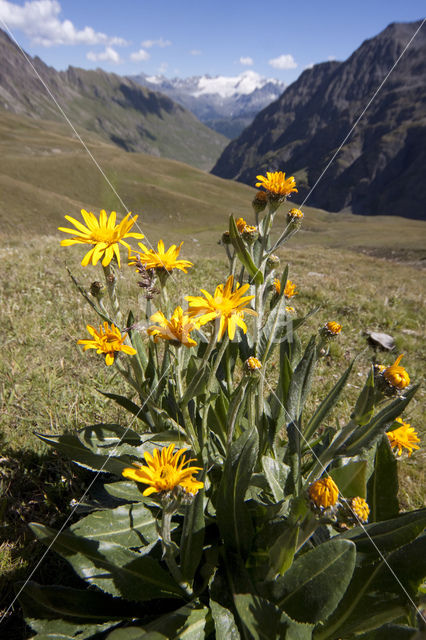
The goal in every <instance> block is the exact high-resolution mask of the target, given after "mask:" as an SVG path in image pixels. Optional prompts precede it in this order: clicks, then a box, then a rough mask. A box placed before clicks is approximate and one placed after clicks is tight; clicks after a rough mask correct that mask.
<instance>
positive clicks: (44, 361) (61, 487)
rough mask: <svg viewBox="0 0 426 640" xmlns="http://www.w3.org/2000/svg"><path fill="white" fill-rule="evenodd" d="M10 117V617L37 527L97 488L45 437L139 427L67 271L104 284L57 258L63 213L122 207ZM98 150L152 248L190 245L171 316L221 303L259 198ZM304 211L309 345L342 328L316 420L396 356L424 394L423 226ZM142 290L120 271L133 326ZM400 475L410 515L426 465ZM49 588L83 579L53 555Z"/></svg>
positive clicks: (5, 569) (6, 531)
mask: <svg viewBox="0 0 426 640" xmlns="http://www.w3.org/2000/svg"><path fill="white" fill-rule="evenodd" d="M8 118H9V120H7V119H6V120H7V121H5V120H3V118H2V122H1V123H0V134H1V135H0V139H1V140H2V142H1V143H0V149H1V153H0V184H1V185H2V204H1V205H0V224H1V226H0V229H1V238H0V239H1V243H0V259H1V263H2V272H1V275H0V308H1V323H2V324H1V326H2V331H3V345H2V346H3V348H2V358H1V359H0V435H1V441H2V455H1V458H0V483H1V488H2V495H1V498H0V514H1V520H2V522H1V527H2V529H1V530H2V534H3V535H2V542H0V570H1V573H2V580H1V583H0V598H1V600H2V604H0V611H1V609H2V607H3V610H5V609H6V607H7V606H8V605H9V604H10V602H11V600H12V598H13V583H14V582H15V581H16V580H20V579H21V580H22V579H25V578H26V576H27V575H28V574H29V572H30V570H31V568H32V567H34V566H35V562H36V560H37V558H39V557H40V556H41V554H42V549H41V547H40V545H38V544H37V543H36V542H34V541H33V539H32V536H31V535H30V533H29V530H28V523H29V522H31V521H33V520H34V521H41V522H44V523H47V524H51V525H52V526H56V527H58V526H60V524H61V522H63V521H64V519H65V518H66V517H67V515H68V514H69V513H70V504H69V503H70V500H71V499H72V498H77V499H78V498H79V497H80V496H81V495H82V494H83V492H84V488H85V487H86V486H87V484H88V475H87V474H86V473H85V472H83V471H82V470H79V469H78V468H76V467H74V466H72V465H70V464H69V463H68V462H67V461H65V460H62V459H60V457H59V456H56V455H55V454H54V453H52V451H51V450H49V449H47V447H45V445H44V444H43V443H42V442H41V441H40V440H38V439H37V437H36V436H35V435H34V431H38V432H41V433H62V432H64V431H75V430H76V429H77V428H79V427H81V426H84V425H87V424H91V423H92V424H93V423H95V422H97V421H110V422H119V423H120V424H124V425H127V424H128V421H129V418H128V415H127V414H126V413H125V412H123V411H122V410H120V409H119V408H118V407H117V406H116V405H114V404H112V403H111V402H110V401H107V400H106V399H105V398H104V397H103V396H102V395H101V394H100V393H99V392H98V391H97V389H98V388H101V389H108V390H114V391H116V392H122V391H124V388H123V383H122V380H121V378H120V377H119V376H118V375H117V374H116V372H115V370H114V368H113V367H111V368H109V367H105V366H104V364H103V362H102V360H101V359H99V357H98V356H97V355H96V354H95V353H94V352H88V353H85V354H83V353H82V351H81V349H80V347H78V346H77V345H76V341H77V340H78V339H79V338H82V337H87V336H86V335H85V333H86V331H85V328H84V327H85V325H86V324H87V323H90V324H96V323H97V322H98V319H97V317H96V316H95V314H94V312H93V311H92V310H91V309H90V308H89V307H88V305H87V304H86V303H85V301H84V300H83V299H82V298H81V296H79V294H78V293H77V291H76V290H75V289H74V288H73V286H72V283H71V281H70V279H69V276H68V274H67V271H66V269H65V265H68V266H69V268H70V269H71V270H72V272H73V273H74V274H75V275H76V277H77V278H78V279H79V280H80V281H81V282H82V284H83V285H84V286H85V287H86V288H88V287H89V285H90V283H91V282H92V281H93V280H95V279H99V272H98V271H97V269H94V268H92V267H89V268H86V269H83V268H81V266H80V264H79V263H80V260H81V258H82V252H81V251H79V248H78V247H69V248H61V247H60V246H59V239H60V238H59V236H60V234H59V232H58V233H57V234H56V235H54V233H55V229H56V227H57V226H59V225H61V224H63V223H64V220H63V215H64V214H65V213H68V214H70V215H72V216H75V217H78V211H79V208H80V207H83V206H84V207H85V208H92V210H94V211H98V210H99V207H100V206H104V207H105V208H107V209H111V208H114V207H117V208H118V210H119V211H121V212H123V207H122V206H121V205H120V203H119V202H117V200H116V198H115V196H114V194H113V193H112V192H111V191H110V189H109V187H108V186H107V185H106V183H105V182H104V181H103V179H102V178H101V176H100V174H99V172H98V170H97V169H96V167H94V165H93V164H92V163H91V161H90V160H89V159H88V158H87V157H86V155H85V152H83V151H82V150H81V148H80V146H79V143H78V142H77V141H76V140H75V139H73V138H72V137H71V136H70V135H69V134H68V132H67V131H66V130H65V129H64V127H62V125H59V124H56V123H50V124H48V125H47V124H46V123H43V124H41V123H37V122H32V121H30V120H28V121H26V120H25V121H24V120H23V119H19V118H17V117H16V116H10V117H9V116H8ZM2 127H4V128H2ZM3 134H4V135H3ZM88 141H89V144H90V148H91V150H92V151H93V153H94V154H95V156H96V157H97V158H98V159H99V160H100V161H101V164H102V167H103V168H104V170H105V171H106V173H107V175H108V177H109V179H110V180H111V181H112V183H113V185H114V187H115V188H116V189H117V191H118V193H119V194H120V195H121V197H122V198H123V200H124V201H125V202H126V204H127V205H128V206H129V208H131V209H133V210H134V211H135V213H140V214H141V215H140V220H139V221H138V222H140V223H141V227H142V228H143V231H144V232H145V234H146V236H147V239H148V240H147V243H148V242H151V243H152V244H156V242H157V240H158V239H159V238H160V237H163V238H164V239H165V241H166V243H167V242H177V241H180V240H185V245H184V247H183V250H182V257H184V258H187V259H191V260H193V261H194V263H195V265H194V268H193V269H192V270H191V275H190V276H185V275H184V274H181V273H179V274H178V275H177V276H176V279H175V280H174V281H173V287H171V291H170V296H171V297H172V298H173V302H176V304H179V303H181V302H182V296H183V295H184V294H191V295H194V294H197V292H198V289H199V288H200V287H203V288H207V289H210V290H211V289H213V288H214V286H215V285H216V284H218V283H219V282H223V281H224V277H225V275H226V268H227V265H226V262H225V259H224V255H223V252H222V248H221V247H218V245H217V241H218V239H219V237H220V236H221V233H222V231H223V230H224V229H226V228H227V220H228V216H229V214H230V213H233V214H234V215H235V216H237V217H239V216H243V217H245V218H246V219H247V220H248V221H249V222H251V221H252V217H251V212H250V205H249V203H250V200H251V197H252V193H253V190H251V189H250V188H249V187H247V186H245V185H241V184H234V183H231V182H228V181H225V180H221V179H219V178H215V177H213V176H209V175H208V174H205V173H203V172H201V171H197V170H195V169H192V168H191V167H188V166H187V165H184V164H181V163H178V162H173V161H170V160H164V159H159V158H153V157H148V156H144V155H143V154H126V153H124V152H121V151H119V150H117V148H115V147H113V146H112V145H108V144H106V143H105V142H103V141H102V140H100V139H98V138H96V136H94V135H90V136H89V137H88ZM53 149H60V151H59V152H54V151H53ZM119 205H120V206H119ZM304 211H305V216H306V218H305V221H304V225H303V229H302V231H301V232H300V233H299V234H297V235H296V236H295V237H294V238H293V239H292V240H291V241H290V243H289V244H288V245H285V246H286V249H285V251H282V252H281V254H280V257H281V261H282V268H283V267H284V265H285V264H286V263H287V262H288V263H289V264H290V278H291V280H292V281H293V282H295V283H296V285H297V290H298V292H299V293H298V295H297V296H296V297H295V298H293V301H294V302H293V305H294V306H295V307H296V309H297V312H298V314H304V313H306V312H308V311H309V310H310V309H311V308H312V307H315V306H320V310H319V311H318V313H317V314H316V315H315V316H313V317H312V318H311V319H310V320H309V321H308V324H307V327H306V329H305V330H304V331H303V332H302V335H303V336H304V340H305V341H306V339H307V338H308V336H309V334H310V332H316V331H317V330H318V327H320V326H321V325H322V324H324V323H325V322H326V321H327V320H337V321H338V322H340V323H341V324H343V332H342V335H341V336H340V337H339V339H338V340H337V341H335V342H334V343H333V344H332V346H331V349H330V354H329V356H327V357H325V358H323V359H322V360H321V361H320V363H319V366H318V369H317V374H316V380H315V385H314V389H313V393H312V398H311V401H310V403H311V404H310V408H313V406H314V405H315V404H316V403H317V402H318V401H319V400H320V399H321V398H322V397H323V396H324V394H325V393H326V392H327V391H328V389H329V388H330V387H331V385H332V384H334V382H335V381H336V380H337V378H338V377H339V376H340V375H341V372H342V370H343V369H344V368H346V367H347V365H348V364H349V362H350V361H351V360H352V358H353V357H354V356H356V355H359V358H358V360H357V363H356V366H355V370H354V372H353V374H352V377H351V379H350V381H349V384H348V387H347V390H346V393H345V396H344V399H343V400H342V401H341V402H340V404H339V405H338V408H337V409H336V411H335V412H334V414H333V416H332V419H333V420H338V421H343V420H344V419H345V418H347V416H348V414H349V412H350V409H351V406H352V405H353V399H354V398H355V396H356V395H357V393H358V392H359V389H360V388H361V386H362V384H363V381H364V379H365V376H366V373H367V370H368V367H369V364H370V363H371V360H372V359H374V358H375V359H376V361H377V362H381V363H384V364H390V363H392V362H393V361H394V359H395V354H397V353H404V354H405V356H404V361H403V364H404V366H405V367H406V369H407V370H408V371H409V373H410V376H411V378H412V380H413V381H414V380H415V381H418V380H420V379H421V377H422V376H423V372H424V370H425V346H424V329H423V327H424V299H425V295H424V294H425V286H424V281H422V280H421V278H420V277H419V275H420V273H421V272H420V268H421V267H422V266H423V265H424V262H423V261H424V257H425V252H424V249H423V246H422V232H423V230H424V223H422V222H419V221H413V220H403V219H401V218H397V217H384V216H380V217H365V218H364V217H360V216H352V215H350V214H329V213H327V212H324V211H319V210H315V209H311V208H309V207H306V209H304ZM284 215H285V211H284V213H282V214H278V216H277V226H282V225H283V224H284ZM46 234H47V235H46ZM401 238H403V247H402V246H401V245H402V242H401ZM136 279H137V278H136V276H135V275H134V274H133V272H132V271H130V270H128V269H127V267H124V268H123V270H122V277H121V279H120V287H121V289H122V293H123V295H124V299H126V300H127V301H128V306H129V308H130V307H133V309H134V310H135V311H136V315H137V309H138V308H139V306H140V300H139V296H140V290H139V289H138V287H137V286H136ZM367 330H370V331H371V330H374V331H384V332H386V333H389V334H391V335H392V336H393V337H394V338H395V341H396V345H397V348H396V352H395V354H394V353H392V354H390V353H386V352H380V351H376V350H375V349H374V348H373V347H371V346H370V345H369V344H368V342H367V336H366V331H367ZM272 364H273V363H272ZM272 374H274V371H272ZM422 407H424V391H423V390H420V391H419V393H418V394H417V396H416V398H415V400H414V401H413V402H412V403H411V404H410V405H409V407H408V411H407V413H406V415H405V416H404V418H405V419H406V420H407V421H409V422H411V424H412V425H413V426H415V428H416V430H417V431H418V432H419V435H420V438H421V439H422V442H423V443H424V442H425V441H426V429H425V427H424V425H422V423H421V415H422ZM399 470H400V482H401V507H402V508H403V509H413V508H417V507H420V506H422V505H423V504H424V453H423V451H422V450H421V451H418V452H416V453H415V454H414V455H413V456H412V457H411V458H404V459H403V460H401V461H400V463H399ZM58 572H59V573H58ZM49 575H51V576H53V577H56V581H57V582H58V581H59V582H67V583H69V581H71V582H72V580H73V578H72V577H71V575H70V573H69V572H68V569H67V567H66V565H65V564H62V563H61V562H60V561H59V560H58V559H57V558H56V557H54V556H53V555H52V556H51V557H50V555H49V556H48V558H47V559H46V560H44V561H43V563H42V565H41V568H40V569H39V570H38V572H37V574H36V575H35V579H39V580H44V581H45V582H49V581H55V580H49V579H48V578H47V576H49ZM7 624H8V623H6V625H7ZM9 625H10V626H8V627H7V629H8V630H9V636H8V637H10V638H11V639H12V638H16V639H18V638H22V637H23V636H24V635H25V633H26V631H25V629H24V626H23V623H22V620H21V619H20V618H19V614H18V615H17V616H14V615H12V616H10V618H9Z"/></svg>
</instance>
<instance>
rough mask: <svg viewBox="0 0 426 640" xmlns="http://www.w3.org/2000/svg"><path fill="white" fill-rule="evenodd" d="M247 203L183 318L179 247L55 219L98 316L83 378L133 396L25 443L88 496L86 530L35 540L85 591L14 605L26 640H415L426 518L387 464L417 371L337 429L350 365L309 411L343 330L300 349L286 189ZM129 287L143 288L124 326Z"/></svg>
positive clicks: (54, 589) (80, 526)
mask: <svg viewBox="0 0 426 640" xmlns="http://www.w3.org/2000/svg"><path fill="white" fill-rule="evenodd" d="M256 186H257V187H259V191H258V192H257V194H256V196H255V198H254V200H253V203H252V204H253V210H254V216H253V219H252V220H251V222H246V221H245V220H244V219H243V218H239V219H238V220H235V219H234V218H233V217H232V216H231V217H230V221H229V229H228V230H227V231H225V232H224V233H223V236H222V238H221V244H222V246H223V248H224V250H225V251H226V255H227V257H228V259H229V272H228V273H227V274H224V276H223V278H222V281H221V282H219V283H217V285H216V286H215V287H211V286H210V283H206V284H205V285H204V288H202V289H201V290H197V289H195V287H194V288H193V290H191V288H190V286H189V285H187V288H186V291H187V295H185V296H184V297H183V298H182V299H180V300H176V294H175V292H176V289H177V288H176V287H175V286H174V283H175V282H176V280H175V279H176V278H177V277H179V278H180V282H182V281H183V280H184V279H187V280H188V281H190V278H191V268H192V266H193V265H192V263H191V262H190V261H189V260H186V259H183V258H181V257H180V252H181V245H180V244H176V245H172V246H170V247H169V248H166V246H165V244H164V242H163V241H162V240H159V242H158V244H157V247H156V248H155V247H153V246H151V245H150V244H149V243H148V240H147V238H145V242H146V244H143V243H142V242H138V241H139V240H142V239H143V234H142V233H138V232H135V231H134V230H133V231H132V229H134V225H135V222H136V216H134V217H132V215H131V214H128V215H126V217H124V219H123V220H122V221H121V222H120V223H119V224H117V223H116V213H115V212H111V213H110V214H109V215H107V213H106V212H105V211H101V212H100V216H99V218H97V217H96V215H94V214H93V213H91V212H87V211H84V210H83V211H82V212H81V213H82V217H83V222H81V221H79V220H78V219H75V218H72V217H70V216H66V218H67V220H68V221H69V222H70V223H71V225H72V228H68V227H65V228H63V227H61V231H63V232H65V233H67V234H69V236H70V237H68V238H67V239H65V240H63V241H62V244H63V245H65V246H69V245H74V244H75V245H77V247H73V248H72V249H67V250H66V251H69V250H72V251H76V250H77V249H81V247H78V245H81V244H82V245H86V246H85V247H83V249H84V251H83V253H82V265H83V267H85V266H87V265H88V264H89V263H90V264H92V265H96V264H99V269H100V272H101V273H102V272H103V276H100V279H99V280H97V281H95V282H93V283H92V285H91V286H90V289H89V288H88V289H86V288H85V287H83V286H82V285H79V284H78V282H77V279H76V278H75V277H74V276H72V279H73V281H74V283H75V284H76V285H77V288H78V289H79V291H80V293H81V294H82V295H83V296H84V297H85V299H86V300H87V302H88V303H89V304H90V306H91V309H92V317H91V318H88V321H89V322H90V324H88V325H87V327H86V330H87V333H86V330H85V328H84V327H82V329H81V339H80V340H79V341H78V342H79V344H81V345H82V346H83V349H82V352H81V359H82V362H83V361H84V359H85V358H97V359H98V362H99V367H105V366H107V367H112V369H111V370H113V369H116V371H117V374H118V373H119V374H121V375H122V376H123V377H124V380H125V384H126V385H127V386H128V393H127V395H121V393H117V389H116V390H114V389H111V390H110V391H103V393H104V395H105V396H107V397H108V398H109V399H110V401H111V402H116V403H118V405H120V407H122V408H124V409H125V410H126V411H127V412H128V421H127V422H126V424H123V425H119V424H94V425H91V426H86V427H84V428H82V429H81V430H79V431H78V432H77V433H75V434H69V433H68V434H62V435H54V436H53V435H43V434H38V436H39V437H40V438H41V439H42V440H43V441H44V442H46V443H49V444H50V445H51V446H52V447H54V448H55V449H56V451H57V452H58V453H59V454H60V455H64V456H69V457H70V458H71V459H72V460H73V461H74V462H75V463H76V464H77V465H81V466H82V467H84V468H86V469H89V470H91V471H92V472H93V481H92V482H91V483H90V485H89V486H88V488H87V492H86V494H85V495H90V490H91V487H92V485H93V484H94V482H95V481H96V486H97V500H96V503H94V502H92V505H95V506H93V508H92V511H90V512H88V511H87V510H86V511H85V512H84V515H83V517H80V519H78V518H77V513H78V512H77V513H74V512H73V514H72V515H73V517H72V519H71V521H72V524H71V525H70V526H68V527H67V528H65V527H63V528H62V529H61V530H60V531H55V530H53V529H52V528H49V527H47V526H45V525H44V524H37V523H34V524H32V525H31V526H32V530H33V532H34V534H35V535H36V536H37V538H38V539H39V540H40V541H41V542H42V543H43V544H44V545H46V546H47V547H48V548H51V549H53V550H54V551H55V552H56V553H57V554H59V555H60V556H61V557H62V558H63V559H64V560H65V561H66V562H67V563H69V564H70V565H71V567H72V568H73V570H74V571H75V572H76V574H77V575H78V576H79V578H81V579H82V580H80V581H76V584H77V587H75V586H74V587H66V586H46V585H40V584H36V583H35V582H29V583H28V584H26V585H25V588H24V589H22V592H21V594H20V602H21V604H22V607H23V610H24V613H25V616H26V620H27V622H28V624H29V625H30V626H31V627H32V629H33V630H34V632H35V633H36V634H37V635H36V636H35V638H38V639H39V640H42V639H43V640H44V639H45V638H79V640H83V639H88V638H96V639H97V640H100V639H104V638H105V639H108V640H136V639H138V640H139V639H142V638H144V639H146V640H148V639H149V640H151V639H152V640H153V639H155V640H160V639H169V638H185V639H187V640H195V639H201V638H217V639H218V640H230V639H231V640H236V639H239V638H241V639H255V640H257V639H260V638H267V639H268V640H273V639H285V640H311V639H315V640H338V639H342V638H345V639H346V638H353V637H354V638H355V637H356V638H362V639H363V640H392V639H398V640H400V639H405V638H406V639H408V638H414V637H417V636H416V633H418V632H420V631H419V630H421V629H422V624H423V623H422V613H421V598H422V593H424V587H423V588H422V586H421V584H422V580H423V579H424V575H425V574H426V536H425V534H424V527H425V524H426V509H420V510H417V511H411V512H405V513H400V512H399V504H398V498H397V490H398V481H397V465H398V460H399V459H400V456H401V455H402V456H408V455H412V454H413V455H415V453H416V450H417V449H418V448H419V438H418V437H417V433H416V431H415V428H414V427H411V425H410V424H408V423H407V422H405V421H404V418H403V417H400V416H402V414H403V412H404V410H405V408H406V407H407V405H408V403H409V402H410V400H411V399H412V398H413V396H414V394H415V392H416V389H417V386H416V383H415V381H413V380H411V379H410V375H409V373H408V372H407V370H406V369H405V368H404V367H405V366H407V368H408V370H409V364H410V355H409V354H405V356H404V366H402V364H400V362H401V358H402V355H399V356H398V357H397V358H396V361H395V362H394V364H390V365H388V366H385V365H379V364H372V366H371V368H370V370H369V371H365V372H364V373H363V374H362V375H364V377H365V379H366V381H365V384H364V385H363V387H362V389H361V392H360V393H359V396H358V399H357V400H356V402H355V404H354V407H353V409H352V412H351V413H350V415H349V413H348V415H346V416H343V418H342V415H341V414H339V421H337V420H336V405H337V403H339V401H340V399H341V396H342V394H343V392H344V390H345V385H346V383H347V382H348V379H349V376H350V374H351V370H352V369H353V367H354V362H352V363H351V364H350V365H349V367H348V368H347V370H346V371H344V372H343V373H342V372H339V375H338V376H335V377H336V378H338V379H337V382H336V383H335V384H334V386H333V387H332V388H331V390H328V389H329V387H327V390H328V391H327V393H326V394H325V393H322V394H321V389H320V390H319V391H318V388H317V391H316V397H319V398H320V400H319V402H314V401H313V400H312V399H310V398H309V395H310V390H311V386H312V385H313V384H315V374H316V366H317V363H318V361H319V360H320V359H321V358H324V357H325V356H327V354H328V352H329V349H330V345H331V342H332V341H336V340H339V336H340V334H341V332H342V331H343V332H344V331H345V326H342V325H341V324H340V323H339V318H328V321H327V322H326V323H325V324H324V325H323V326H321V327H319V328H318V330H317V331H316V332H315V335H312V336H310V337H306V336H305V337H304V336H302V337H300V330H301V329H302V327H303V326H304V324H305V321H306V319H307V318H308V317H309V318H310V321H309V323H308V324H309V325H310V326H312V321H313V320H314V316H313V315H312V314H313V313H315V310H312V311H311V312H310V313H309V314H308V315H307V316H305V317H301V316H300V315H299V314H298V312H297V294H298V285H297V283H294V282H292V281H291V280H290V279H289V272H288V271H289V270H288V267H286V268H284V269H282V268H280V259H279V258H278V257H277V256H276V252H277V250H278V249H280V248H281V247H282V245H284V244H285V242H286V241H287V240H288V239H289V238H290V237H291V236H293V235H294V234H295V233H297V231H298V230H299V228H300V227H301V225H302V224H303V213H302V211H301V210H299V209H295V208H293V209H291V210H289V211H288V213H287V222H286V226H285V227H284V228H282V229H278V231H277V230H275V229H274V220H275V218H276V212H277V210H278V209H279V207H282V206H283V205H284V203H285V202H286V199H287V196H288V195H290V194H291V193H292V192H295V191H297V189H296V182H295V179H294V178H293V177H288V178H286V176H285V174H284V173H283V172H276V173H268V174H267V175H266V176H258V182H257V183H256ZM287 206H288V205H287ZM252 215H253V214H252ZM128 241H130V244H129V243H128ZM120 245H121V246H120ZM125 252H128V263H129V265H130V266H128V265H123V262H124V253H125ZM120 253H121V255H120ZM280 254H281V256H282V255H284V253H283V250H282V249H281V250H280ZM123 272H124V274H123ZM124 277H126V278H129V279H133V282H134V286H135V288H136V287H137V286H139V287H140V289H139V292H140V295H139V298H140V300H141V304H140V307H139V308H137V309H134V310H133V311H132V312H130V313H129V312H128V311H126V313H124V309H126V307H127V304H126V301H125V300H122V299H121V296H120V292H119V288H120V287H119V285H120V282H119V281H120V279H121V280H122V279H123V278H124ZM101 280H102V281H101ZM174 297H175V300H173V298H174ZM295 301H296V302H295ZM290 303H291V306H290ZM95 312H96V313H97V315H98V317H96V316H95ZM95 318H96V319H95ZM92 350H93V351H92ZM83 351H87V353H83ZM330 362H331V366H332V359H330ZM82 366H83V365H82ZM339 376H340V378H339ZM343 413H344V412H343ZM101 483H102V490H101V491H100V490H99V486H100V485H101ZM103 500H104V502H103ZM79 502H81V500H80V501H79ZM90 504H91V503H90V501H89V505H90ZM80 514H81V512H80ZM69 521H70V519H69ZM69 521H68V524H69ZM83 581H85V583H86V586H85V585H84V583H83ZM79 585H80V586H79Z"/></svg>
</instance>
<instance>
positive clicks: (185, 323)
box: [147, 307, 199, 347]
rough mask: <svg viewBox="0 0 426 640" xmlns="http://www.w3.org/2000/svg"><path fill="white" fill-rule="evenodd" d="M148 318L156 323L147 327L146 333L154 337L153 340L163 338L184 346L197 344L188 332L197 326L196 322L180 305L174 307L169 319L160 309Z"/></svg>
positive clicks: (156, 340)
mask: <svg viewBox="0 0 426 640" xmlns="http://www.w3.org/2000/svg"><path fill="white" fill-rule="evenodd" d="M150 320H151V322H156V323H157V324H156V325H153V326H151V327H148V329H147V331H148V335H150V336H153V337H154V342H158V340H159V339H160V338H162V339H163V340H170V341H171V342H174V343H178V344H184V345H185V347H193V346H195V345H196V344H197V343H196V342H195V340H193V339H192V338H191V337H190V335H189V334H190V333H191V331H192V330H193V329H196V328H197V327H198V326H199V325H198V322H197V321H196V320H193V319H191V318H190V317H189V316H188V314H186V313H184V312H183V310H182V307H176V309H175V310H174V311H173V314H172V317H171V318H170V320H167V318H166V317H165V315H164V313H163V312H162V311H157V313H154V315H152V316H151V318H150Z"/></svg>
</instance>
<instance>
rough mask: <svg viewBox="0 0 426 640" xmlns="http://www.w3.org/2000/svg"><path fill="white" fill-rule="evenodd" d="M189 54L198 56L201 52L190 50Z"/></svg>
mask: <svg viewBox="0 0 426 640" xmlns="http://www.w3.org/2000/svg"><path fill="white" fill-rule="evenodd" d="M189 53H190V54H191V56H200V55H201V53H202V52H201V51H200V50H199V49H191V51H190V52H189Z"/></svg>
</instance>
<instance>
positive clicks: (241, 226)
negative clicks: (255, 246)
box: [235, 218, 247, 233]
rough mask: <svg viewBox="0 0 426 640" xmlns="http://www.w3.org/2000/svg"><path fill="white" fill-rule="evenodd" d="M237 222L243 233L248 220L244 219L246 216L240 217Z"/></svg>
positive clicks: (239, 229)
mask: <svg viewBox="0 0 426 640" xmlns="http://www.w3.org/2000/svg"><path fill="white" fill-rule="evenodd" d="M235 224H236V226H237V229H238V231H239V232H240V233H242V232H243V231H244V229H245V227H246V226H247V222H246V221H245V220H244V218H238V220H236V221H235Z"/></svg>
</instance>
